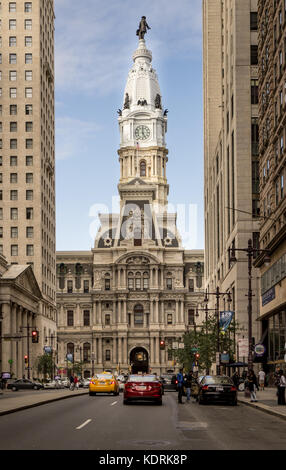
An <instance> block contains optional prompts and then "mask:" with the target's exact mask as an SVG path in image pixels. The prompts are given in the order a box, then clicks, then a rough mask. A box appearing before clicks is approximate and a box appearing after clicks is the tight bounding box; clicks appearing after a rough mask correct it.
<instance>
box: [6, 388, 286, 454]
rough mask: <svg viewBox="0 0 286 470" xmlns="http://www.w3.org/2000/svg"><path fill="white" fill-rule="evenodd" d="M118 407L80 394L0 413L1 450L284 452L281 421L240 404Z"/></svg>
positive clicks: (172, 401) (114, 400)
mask: <svg viewBox="0 0 286 470" xmlns="http://www.w3.org/2000/svg"><path fill="white" fill-rule="evenodd" d="M176 398H177V397H176V394H175V393H172V392H167V393H165V395H164V396H163V406H157V405H155V404H151V403H142V404H141V403H140V404H139V403H135V404H131V405H127V406H125V405H123V401H122V394H120V396H118V397H114V396H107V395H101V396H95V397H90V396H89V395H83V396H82V397H77V398H76V399H70V400H61V401H57V402H54V403H49V404H45V405H42V406H39V407H37V408H31V409H28V410H24V411H19V412H16V413H13V414H9V415H5V416H0V436H1V438H0V449H1V450H70V449H73V450H154V451H158V450H169V449H170V450H238V449H239V450H250V449H251V450H285V448H286V440H285V436H286V422H285V421H283V420H281V419H279V418H276V417H273V416H270V415H267V414H265V413H263V412H261V411H259V410H255V409H252V408H250V407H247V406H245V405H238V406H236V407H233V406H223V405H199V404H198V403H196V402H191V403H185V404H184V405H179V404H178V403H177V400H176Z"/></svg>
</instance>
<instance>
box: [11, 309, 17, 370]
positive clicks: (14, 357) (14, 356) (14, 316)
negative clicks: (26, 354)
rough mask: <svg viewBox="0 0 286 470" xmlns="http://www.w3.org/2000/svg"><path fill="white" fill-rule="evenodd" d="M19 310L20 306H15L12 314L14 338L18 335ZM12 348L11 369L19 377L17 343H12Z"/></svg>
mask: <svg viewBox="0 0 286 470" xmlns="http://www.w3.org/2000/svg"><path fill="white" fill-rule="evenodd" d="M17 309H18V305H17V304H13V306H12V313H11V333H12V335H13V336H14V335H15V333H17ZM11 346H12V348H11V349H12V351H11V352H12V355H11V359H12V360H13V364H12V367H11V369H12V371H13V372H14V373H15V376H16V377H18V376H17V341H12V342H11Z"/></svg>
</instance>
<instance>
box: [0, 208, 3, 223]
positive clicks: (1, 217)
mask: <svg viewBox="0 0 286 470" xmlns="http://www.w3.org/2000/svg"><path fill="white" fill-rule="evenodd" d="M0 220H3V208H2V207H0Z"/></svg>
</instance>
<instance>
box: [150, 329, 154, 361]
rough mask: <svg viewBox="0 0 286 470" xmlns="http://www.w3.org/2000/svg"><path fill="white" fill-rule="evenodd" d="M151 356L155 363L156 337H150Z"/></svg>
mask: <svg viewBox="0 0 286 470" xmlns="http://www.w3.org/2000/svg"><path fill="white" fill-rule="evenodd" d="M150 356H151V364H152V365H153V364H154V362H155V348H154V338H153V337H152V336H151V337H150Z"/></svg>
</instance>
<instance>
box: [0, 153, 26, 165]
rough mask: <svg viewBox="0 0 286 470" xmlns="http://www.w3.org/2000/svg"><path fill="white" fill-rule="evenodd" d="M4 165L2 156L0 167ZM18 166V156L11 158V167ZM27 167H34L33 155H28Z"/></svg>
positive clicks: (0, 157)
mask: <svg viewBox="0 0 286 470" xmlns="http://www.w3.org/2000/svg"><path fill="white" fill-rule="evenodd" d="M2 164H3V158H2V156H1V155H0V166H2ZM17 165H18V157H17V156H16V155H12V156H10V166H17ZM26 166H33V157H32V155H26Z"/></svg>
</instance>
